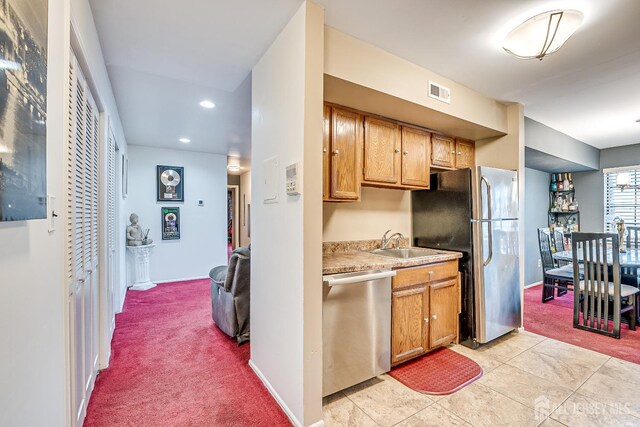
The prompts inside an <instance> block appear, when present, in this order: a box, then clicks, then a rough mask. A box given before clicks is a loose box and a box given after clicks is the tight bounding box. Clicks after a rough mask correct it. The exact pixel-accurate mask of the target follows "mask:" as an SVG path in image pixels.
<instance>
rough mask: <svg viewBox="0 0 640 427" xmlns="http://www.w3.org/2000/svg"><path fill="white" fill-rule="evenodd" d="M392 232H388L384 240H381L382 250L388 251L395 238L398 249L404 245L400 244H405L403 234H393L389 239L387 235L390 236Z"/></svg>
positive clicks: (383, 237)
mask: <svg viewBox="0 0 640 427" xmlns="http://www.w3.org/2000/svg"><path fill="white" fill-rule="evenodd" d="M390 231H391V230H387V231H386V232H385V233H384V235H383V236H382V239H381V240H380V249H387V246H388V245H389V242H391V240H393V239H394V238H395V239H396V247H400V246H401V245H402V243H400V242H403V243H404V236H403V235H402V233H393V234H392V235H391V236H389V237H387V234H389V232H390ZM399 239H402V240H399Z"/></svg>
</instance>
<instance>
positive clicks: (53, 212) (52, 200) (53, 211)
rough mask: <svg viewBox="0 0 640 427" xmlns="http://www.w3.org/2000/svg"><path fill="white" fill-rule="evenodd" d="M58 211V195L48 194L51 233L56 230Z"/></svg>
mask: <svg viewBox="0 0 640 427" xmlns="http://www.w3.org/2000/svg"><path fill="white" fill-rule="evenodd" d="M57 217H58V213H57V212H56V196H52V195H51V194H47V220H48V223H49V233H52V232H54V231H56V218H57Z"/></svg>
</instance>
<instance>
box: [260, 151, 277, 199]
mask: <svg viewBox="0 0 640 427" xmlns="http://www.w3.org/2000/svg"><path fill="white" fill-rule="evenodd" d="M263 188H264V203H278V156H273V157H270V158H268V159H266V160H265V161H264V187H263Z"/></svg>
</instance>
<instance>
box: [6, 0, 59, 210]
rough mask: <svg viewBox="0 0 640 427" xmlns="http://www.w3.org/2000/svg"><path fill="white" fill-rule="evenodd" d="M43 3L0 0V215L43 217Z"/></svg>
mask: <svg viewBox="0 0 640 427" xmlns="http://www.w3.org/2000/svg"><path fill="white" fill-rule="evenodd" d="M47 3H48V2H47V0H29V1H24V0H1V1H0V6H1V7H0V22H1V23H2V25H1V29H0V34H1V36H2V43H1V44H2V48H1V49H0V64H1V66H0V221H24V220H30V219H43V218H46V217H47V169H46V167H47V156H46V151H47V147H46V143H47V142H46V141H47V126H46V123H47V27H48V22H47V19H48V4H47Z"/></svg>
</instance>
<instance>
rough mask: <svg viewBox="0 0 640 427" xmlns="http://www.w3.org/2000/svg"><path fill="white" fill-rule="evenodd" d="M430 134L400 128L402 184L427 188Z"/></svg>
mask: <svg viewBox="0 0 640 427" xmlns="http://www.w3.org/2000/svg"><path fill="white" fill-rule="evenodd" d="M430 151H431V134H430V133H428V132H423V131H421V130H418V129H412V128H407V127H403V128H402V184H403V185H416V186H420V187H425V188H429V152H430Z"/></svg>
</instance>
